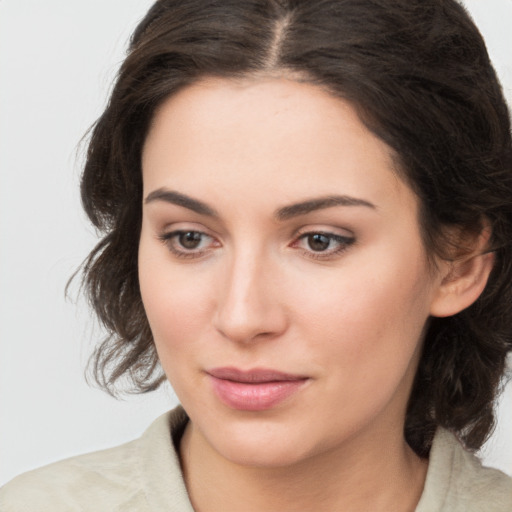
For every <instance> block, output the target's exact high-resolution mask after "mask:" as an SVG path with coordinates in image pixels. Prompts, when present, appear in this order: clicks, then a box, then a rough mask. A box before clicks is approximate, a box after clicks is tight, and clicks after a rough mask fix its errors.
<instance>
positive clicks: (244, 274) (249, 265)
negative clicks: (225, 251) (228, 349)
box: [214, 255, 288, 343]
mask: <svg viewBox="0 0 512 512" xmlns="http://www.w3.org/2000/svg"><path fill="white" fill-rule="evenodd" d="M226 264H227V267H228V268H227V269H226V272H224V273H223V276H222V280H223V282H222V283H221V285H220V290H221V292H220V293H219V296H218V302H217V304H216V306H217V308H216V312H215V317H214V324H215V328H216V329H217V331H218V332H220V333H221V334H222V335H223V336H224V337H225V338H228V339H230V340H232V341H235V342H237V343H250V342H254V341H256V340H262V339H272V338H275V337H277V336H279V335H281V334H282V333H283V332H284V331H285V330H286V328H287V322H288V320H287V314H286V308H285V307H284V304H283V303H282V300H281V297H282V294H281V293H280V290H281V287H282V282H281V281H280V280H279V278H278V272H276V269H275V268H273V266H272V264H270V263H269V262H268V261H266V260H265V259H264V258H262V257H261V258H257V257H254V256H252V255H247V256H245V257H244V256H243V255H239V256H238V257H236V258H233V260H232V261H231V262H230V263H228V262H226ZM274 267H275V265H274Z"/></svg>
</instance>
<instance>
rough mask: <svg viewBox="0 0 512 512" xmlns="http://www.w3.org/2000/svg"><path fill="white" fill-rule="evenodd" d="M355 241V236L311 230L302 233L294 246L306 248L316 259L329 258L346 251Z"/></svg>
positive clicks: (306, 252) (309, 254)
mask: <svg viewBox="0 0 512 512" xmlns="http://www.w3.org/2000/svg"><path fill="white" fill-rule="evenodd" d="M354 242H355V238H354V237H350V236H343V235H337V234H335V233H325V232H309V233H304V234H302V235H301V236H300V237H299V238H298V239H297V241H296V242H294V244H293V247H298V248H300V249H303V250H304V253H305V254H306V255H307V256H309V257H311V258H316V259H322V258H324V259H327V258H329V257H332V256H335V255H337V254H340V253H342V252H343V251H345V250H346V249H347V248H348V247H349V246H350V245H352V244H353V243H354Z"/></svg>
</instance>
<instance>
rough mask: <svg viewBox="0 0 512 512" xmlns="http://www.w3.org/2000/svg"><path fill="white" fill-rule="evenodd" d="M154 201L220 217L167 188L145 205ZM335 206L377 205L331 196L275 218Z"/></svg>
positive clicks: (150, 196)
mask: <svg viewBox="0 0 512 512" xmlns="http://www.w3.org/2000/svg"><path fill="white" fill-rule="evenodd" d="M153 201H163V202H166V203H171V204H175V205H177V206H182V207H183V208H187V209H188V210H192V211H193V212H196V213H198V214H200V215H206V216H208V217H216V218H218V217H219V214H218V213H217V211H216V210H215V209H213V208H212V207H211V206H209V205H207V204H206V203H204V202H202V201H199V200H198V199H193V198H192V197H189V196H187V195H185V194H181V193H180V192H176V191H174V190H168V189H165V188H159V189H157V190H154V191H153V192H151V193H150V194H148V196H147V197H146V199H145V201H144V202H145V203H146V204H148V203H151V202H153ZM333 206H364V207H367V208H372V209H375V208H376V207H375V205H374V204H373V203H370V202H369V201H366V200H364V199H359V198H357V197H352V196H347V195H341V196H340V195H329V196H324V197H318V198H314V199H308V200H306V201H301V202H300V203H295V204H291V205H289V206H283V207H282V208H279V209H278V210H277V211H276V212H275V214H274V216H275V218H276V219H277V220H279V221H285V220H288V219H291V218H293V217H299V216H300V215H306V214H308V213H311V212H314V211H316V210H324V209H326V208H332V207H333Z"/></svg>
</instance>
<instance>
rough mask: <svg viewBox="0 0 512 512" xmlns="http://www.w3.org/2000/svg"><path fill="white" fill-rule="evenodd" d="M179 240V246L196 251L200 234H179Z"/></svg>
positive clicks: (195, 232)
mask: <svg viewBox="0 0 512 512" xmlns="http://www.w3.org/2000/svg"><path fill="white" fill-rule="evenodd" d="M179 240H180V244H181V245H182V246H183V247H185V249H197V247H198V245H199V244H200V243H201V233H198V232H197V231H189V232H187V233H181V235H180V237H179Z"/></svg>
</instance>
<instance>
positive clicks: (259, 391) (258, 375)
mask: <svg viewBox="0 0 512 512" xmlns="http://www.w3.org/2000/svg"><path fill="white" fill-rule="evenodd" d="M206 373H207V375H208V377H209V379H210V382H211V384H212V388H213V391H214V393H215V394H216V395H217V397H218V398H219V399H220V401H221V402H223V403H224V404H225V405H227V406H228V407H230V408H232V409H237V410H242V411H263V410H267V409H271V408H273V407H275V406H277V405H278V404H280V403H282V402H283V401H285V400H286V399H287V398H290V397H291V396H292V395H294V394H295V393H297V392H298V391H299V390H300V389H301V388H302V387H303V386H304V385H305V384H306V382H307V381H308V380H309V378H308V377H304V376H302V375H292V374H288V373H283V372H280V371H276V370H270V369H264V368H263V369H253V370H249V371H244V370H239V369H237V368H232V367H229V368H228V367H225V368H213V369H211V370H208V371H207V372H206Z"/></svg>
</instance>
